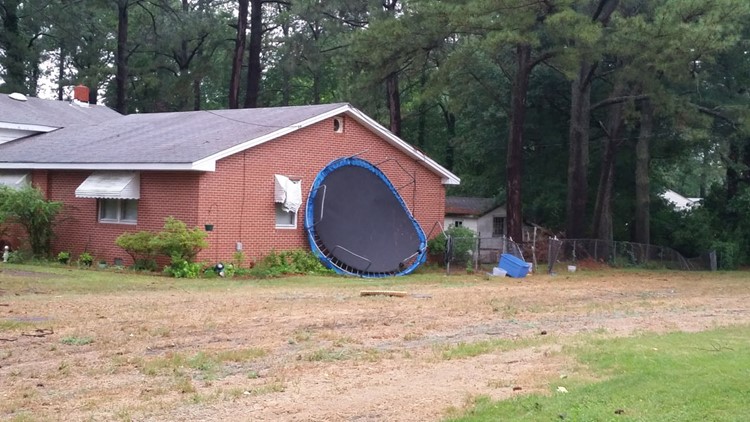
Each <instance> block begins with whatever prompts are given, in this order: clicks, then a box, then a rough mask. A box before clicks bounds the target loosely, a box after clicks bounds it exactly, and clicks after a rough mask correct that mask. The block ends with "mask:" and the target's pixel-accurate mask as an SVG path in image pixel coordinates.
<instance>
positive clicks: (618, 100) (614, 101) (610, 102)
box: [591, 94, 649, 111]
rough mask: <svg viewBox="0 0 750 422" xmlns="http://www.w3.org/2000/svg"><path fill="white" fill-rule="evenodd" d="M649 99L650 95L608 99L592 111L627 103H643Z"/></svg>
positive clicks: (595, 105) (596, 105)
mask: <svg viewBox="0 0 750 422" xmlns="http://www.w3.org/2000/svg"><path fill="white" fill-rule="evenodd" d="M648 98H649V95H648V94H641V95H625V96H622V97H611V98H607V99H605V100H601V101H599V102H598V103H596V104H594V105H592V106H591V111H594V110H596V109H599V108H602V107H609V106H611V105H615V104H620V103H624V102H625V101H630V100H633V101H643V100H646V99H648Z"/></svg>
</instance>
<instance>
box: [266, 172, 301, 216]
mask: <svg viewBox="0 0 750 422" xmlns="http://www.w3.org/2000/svg"><path fill="white" fill-rule="evenodd" d="M273 178H274V181H275V183H274V185H275V189H274V201H275V202H277V203H280V204H281V208H283V209H284V211H286V212H297V210H298V209H299V207H300V206H301V205H302V182H301V181H300V180H291V179H289V178H288V177H286V176H282V175H280V174H276V175H274V176H273Z"/></svg>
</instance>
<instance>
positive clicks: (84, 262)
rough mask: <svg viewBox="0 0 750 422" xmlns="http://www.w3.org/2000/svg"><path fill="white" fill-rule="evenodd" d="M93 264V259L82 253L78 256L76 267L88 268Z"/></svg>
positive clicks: (86, 253) (89, 255)
mask: <svg viewBox="0 0 750 422" xmlns="http://www.w3.org/2000/svg"><path fill="white" fill-rule="evenodd" d="M93 263H94V257H93V256H92V255H91V254H90V253H88V252H84V253H82V254H80V255H79V256H78V265H80V266H82V267H90V266H91V264H93Z"/></svg>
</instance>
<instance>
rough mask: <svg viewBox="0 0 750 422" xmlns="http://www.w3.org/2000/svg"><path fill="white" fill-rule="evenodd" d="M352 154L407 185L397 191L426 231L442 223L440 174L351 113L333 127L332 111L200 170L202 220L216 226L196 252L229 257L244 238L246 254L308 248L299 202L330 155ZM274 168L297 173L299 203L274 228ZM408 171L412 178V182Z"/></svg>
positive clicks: (277, 171)
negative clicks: (287, 223) (293, 219)
mask: <svg viewBox="0 0 750 422" xmlns="http://www.w3.org/2000/svg"><path fill="white" fill-rule="evenodd" d="M355 154H358V157H360V158H362V159H364V160H367V161H369V162H371V163H373V164H376V165H378V167H379V168H380V169H381V170H382V171H383V172H384V173H385V174H386V175H387V176H388V178H389V179H390V180H391V182H392V183H393V185H394V186H396V188H401V187H402V186H405V185H408V186H406V187H404V188H402V189H400V193H401V196H402V198H403V199H404V202H405V203H406V204H407V206H408V207H409V209H411V210H413V212H414V216H415V218H416V219H417V221H419V223H420V225H421V226H422V228H423V229H424V231H425V233H426V234H429V233H430V231H431V230H432V228H433V226H435V224H436V223H438V222H440V223H442V221H443V219H444V210H445V188H444V186H443V185H442V183H441V179H440V177H439V176H437V175H435V174H434V173H432V172H431V171H429V170H428V169H427V168H425V167H424V166H423V165H422V164H420V163H418V162H416V161H415V160H413V159H411V158H409V157H408V156H406V155H405V154H404V153H402V152H401V151H399V150H397V149H396V148H395V147H393V146H391V145H390V144H388V143H386V142H385V141H383V140H381V139H380V138H379V137H377V136H376V135H375V134H373V133H372V132H370V131H369V130H367V129H366V128H364V127H363V126H361V125H360V124H358V123H357V122H356V121H354V120H352V119H350V118H347V119H346V121H345V130H344V133H334V132H333V121H332V119H330V120H326V121H323V122H320V123H318V124H316V125H313V126H311V127H308V128H306V129H304V130H301V131H298V132H294V133H291V134H289V135H286V136H283V137H281V138H279V139H275V140H273V141H270V142H267V143H265V144H262V145H259V146H257V147H254V148H251V149H249V150H247V151H245V152H243V153H239V154H235V155H233V156H230V157H227V158H225V159H222V160H220V161H219V162H218V163H217V168H216V172H214V173H206V174H205V175H204V176H203V177H202V178H201V181H200V185H201V192H202V193H201V197H200V212H199V218H200V224H201V225H202V224H205V223H213V224H214V225H215V227H214V231H213V232H210V233H209V237H208V240H209V242H210V245H211V248H210V249H211V250H208V251H204V252H203V253H202V254H201V256H200V258H201V259H204V260H210V261H214V260H224V261H226V260H228V258H231V257H232V254H233V253H234V252H235V246H236V243H237V242H242V244H243V248H244V249H243V251H244V253H245V255H246V256H247V257H248V258H249V259H250V260H255V259H257V258H260V257H261V256H263V255H265V254H267V253H268V252H269V251H271V250H277V251H278V250H286V249H292V248H305V249H308V248H309V245H308V242H307V238H306V235H305V231H304V203H305V201H307V196H308V194H309V190H310V187H311V185H312V183H313V181H314V180H315V176H317V174H318V172H319V171H320V170H322V169H323V167H325V166H326V165H327V164H328V163H330V162H331V161H333V160H335V159H337V158H341V157H346V156H351V155H355ZM388 159H391V160H390V161H385V160H388ZM394 160H397V161H398V164H397V163H396V161H394ZM399 164H400V165H401V166H403V169H402V168H401V167H400V166H399ZM407 172H408V173H407ZM274 174H281V175H285V176H289V177H295V178H301V179H302V200H303V206H302V208H300V211H299V212H298V216H297V228H296V229H277V228H275V226H276V217H275V204H274V178H273V176H274ZM412 175H415V176H416V177H415V179H416V182H415V184H410V185H409V183H410V182H411V181H412ZM208 192H217V193H218V194H219V195H218V197H217V196H212V195H209V194H208ZM436 234H437V232H436V231H433V232H432V235H433V236H435V235H436Z"/></svg>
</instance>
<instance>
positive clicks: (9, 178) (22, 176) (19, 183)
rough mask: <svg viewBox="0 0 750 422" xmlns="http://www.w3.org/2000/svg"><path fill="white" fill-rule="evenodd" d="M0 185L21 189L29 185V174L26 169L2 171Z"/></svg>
mask: <svg viewBox="0 0 750 422" xmlns="http://www.w3.org/2000/svg"><path fill="white" fill-rule="evenodd" d="M0 185H4V186H8V187H10V188H12V189H22V188H25V187H27V186H31V174H29V172H27V171H4V172H0Z"/></svg>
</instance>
